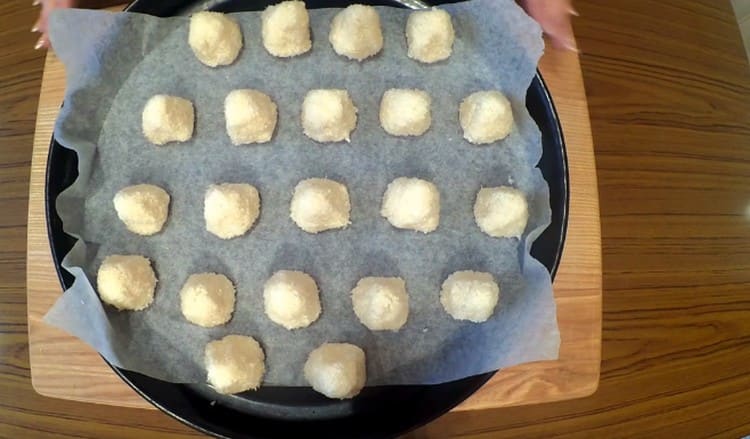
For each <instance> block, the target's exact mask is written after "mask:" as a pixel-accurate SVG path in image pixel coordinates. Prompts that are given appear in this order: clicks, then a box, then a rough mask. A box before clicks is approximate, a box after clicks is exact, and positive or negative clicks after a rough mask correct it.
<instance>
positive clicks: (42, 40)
mask: <svg viewBox="0 0 750 439" xmlns="http://www.w3.org/2000/svg"><path fill="white" fill-rule="evenodd" d="M43 47H45V48H47V47H49V39H48V38H47V34H42V36H41V37H39V39H38V40H37V41H36V44H35V45H34V50H39V49H41V48H43Z"/></svg>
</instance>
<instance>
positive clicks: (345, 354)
mask: <svg viewBox="0 0 750 439" xmlns="http://www.w3.org/2000/svg"><path fill="white" fill-rule="evenodd" d="M305 379H306V380H307V382H308V383H310V385H311V386H312V388H313V389H314V390H315V391H316V392H319V393H322V394H323V395H325V396H327V397H329V398H335V399H346V398H353V397H354V396H356V395H357V394H358V393H359V392H360V391H361V390H362V388H363V387H364V386H365V382H366V381H367V372H366V367H365V352H364V351H363V350H362V349H360V348H359V347H357V346H355V345H353V344H349V343H325V344H323V345H321V346H320V347H318V348H317V349H315V350H314V351H312V352H310V355H309V356H308V357H307V361H306V362H305Z"/></svg>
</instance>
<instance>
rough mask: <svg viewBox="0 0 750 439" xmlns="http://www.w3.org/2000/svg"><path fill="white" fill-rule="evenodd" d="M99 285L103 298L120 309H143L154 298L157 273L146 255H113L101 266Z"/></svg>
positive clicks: (98, 278) (97, 281) (98, 274)
mask: <svg viewBox="0 0 750 439" xmlns="http://www.w3.org/2000/svg"><path fill="white" fill-rule="evenodd" d="M96 285H97V287H98V290H99V297H101V298H102V301H103V302H105V303H108V304H110V305H112V306H114V307H115V308H117V309H127V310H133V311H140V310H142V309H144V308H146V307H147V306H149V305H150V304H151V302H152V301H153V300H154V290H155V289H156V275H155V274H154V270H153V269H152V268H151V262H150V261H149V260H148V259H147V258H144V257H143V256H138V255H111V256H107V257H106V258H104V261H103V262H102V265H101V266H99V271H98V272H97V274H96Z"/></svg>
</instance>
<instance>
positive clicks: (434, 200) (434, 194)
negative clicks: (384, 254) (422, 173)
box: [380, 177, 440, 233]
mask: <svg viewBox="0 0 750 439" xmlns="http://www.w3.org/2000/svg"><path fill="white" fill-rule="evenodd" d="M380 214H381V215H382V216H384V217H385V218H386V219H387V220H388V222H390V223H391V225H393V226H394V227H397V228H399V229H410V230H416V231H418V232H422V233H429V232H432V231H434V230H435V229H437V227H438V224H439V223H440V192H438V189H437V187H436V186H435V185H434V184H433V183H431V182H429V181H425V180H420V179H418V178H407V177H399V178H397V179H395V180H393V181H392V182H390V183H389V184H388V187H387V188H386V190H385V194H384V195H383V205H382V207H381V209H380Z"/></svg>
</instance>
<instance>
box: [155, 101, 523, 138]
mask: <svg viewBox="0 0 750 439" xmlns="http://www.w3.org/2000/svg"><path fill="white" fill-rule="evenodd" d="M431 105H432V98H431V97H430V95H429V94H428V93H427V92H425V91H424V90H418V89H400V88H392V89H389V90H386V91H385V93H383V97H382V99H381V101H380V113H379V117H380V125H381V126H382V127H383V130H385V132H387V133H388V134H390V135H393V136H421V135H422V134H424V133H425V132H427V130H428V129H429V128H430V125H431V124H432V111H431V109H430V107H431ZM357 112H358V109H357V107H356V106H355V105H354V102H353V101H352V99H351V97H350V96H349V92H348V91H347V90H343V89H315V90H310V91H308V92H307V94H306V95H305V98H304V100H303V102H302V111H301V116H300V119H301V122H302V128H303V132H304V133H305V135H306V136H307V137H309V138H311V139H312V140H315V141H316V142H341V141H347V142H349V141H350V138H351V133H352V131H354V129H355V128H356V126H357ZM141 116H142V129H143V133H144V135H145V136H146V138H147V139H148V140H149V141H150V142H151V143H153V144H156V145H164V144H167V143H169V142H185V141H187V140H190V139H191V138H192V136H193V127H194V126H195V110H194V108H193V103H192V102H191V101H190V100H188V99H185V98H182V97H179V96H170V95H164V94H157V95H154V96H152V97H151V98H150V99H149V100H148V101H147V102H146V105H145V106H144V108H143V112H142V115H141ZM224 117H225V120H226V131H227V134H228V135H229V138H230V139H231V141H232V143H233V144H235V145H243V144H250V143H266V142H268V141H270V140H271V139H272V137H273V134H274V131H275V130H276V123H277V120H278V109H277V106H276V103H275V102H274V101H273V100H272V99H271V97H270V96H268V95H267V94H265V93H263V92H261V91H259V90H254V89H238V90H233V91H231V92H230V93H229V94H228V95H227V96H226V98H225V99H224ZM458 120H459V123H460V125H461V128H462V129H463V136H464V138H465V139H466V140H468V141H469V142H471V143H473V144H488V143H492V142H495V141H498V140H501V139H504V138H505V137H506V136H507V135H508V134H509V133H510V132H511V129H512V127H513V110H512V108H511V104H510V102H509V101H508V99H507V98H506V97H505V96H504V95H503V94H502V93H501V92H500V91H497V90H483V91H478V92H475V93H472V94H470V95H469V96H467V97H466V98H465V99H463V100H462V101H461V104H460V105H459V108H458Z"/></svg>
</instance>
